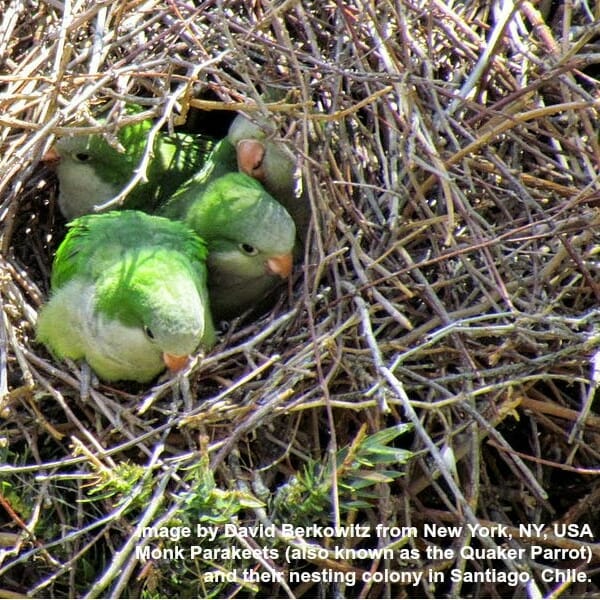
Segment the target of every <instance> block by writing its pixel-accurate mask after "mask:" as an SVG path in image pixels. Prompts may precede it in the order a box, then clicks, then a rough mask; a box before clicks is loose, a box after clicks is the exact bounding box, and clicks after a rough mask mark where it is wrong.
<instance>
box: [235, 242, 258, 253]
mask: <svg viewBox="0 0 600 600" xmlns="http://www.w3.org/2000/svg"><path fill="white" fill-rule="evenodd" d="M239 249H240V250H241V251H242V252H243V253H244V254H246V255H247V256H256V255H257V254H258V250H257V249H256V248H255V247H254V246H251V245H250V244H245V243H242V244H240V245H239Z"/></svg>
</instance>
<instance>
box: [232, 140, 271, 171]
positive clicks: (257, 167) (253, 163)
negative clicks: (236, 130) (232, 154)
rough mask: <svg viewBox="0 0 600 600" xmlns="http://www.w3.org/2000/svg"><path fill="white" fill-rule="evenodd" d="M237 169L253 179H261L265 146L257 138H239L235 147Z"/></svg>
mask: <svg viewBox="0 0 600 600" xmlns="http://www.w3.org/2000/svg"><path fill="white" fill-rule="evenodd" d="M236 152H237V163H238V169H239V170H240V171H241V172H242V173H246V175H249V176H250V177H254V179H258V180H259V181H263V180H264V178H265V169H264V164H263V160H264V158H265V146H264V144H263V143H262V142H259V141H258V140H240V141H239V142H238V144H237V147H236Z"/></svg>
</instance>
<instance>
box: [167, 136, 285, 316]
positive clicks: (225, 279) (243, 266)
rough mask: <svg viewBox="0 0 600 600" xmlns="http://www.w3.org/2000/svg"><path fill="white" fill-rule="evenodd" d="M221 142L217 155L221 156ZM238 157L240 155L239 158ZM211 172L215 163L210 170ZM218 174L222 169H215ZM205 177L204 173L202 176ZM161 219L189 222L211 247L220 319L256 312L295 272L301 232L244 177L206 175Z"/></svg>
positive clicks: (211, 281)
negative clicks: (266, 296)
mask: <svg viewBox="0 0 600 600" xmlns="http://www.w3.org/2000/svg"><path fill="white" fill-rule="evenodd" d="M221 144H227V141H226V140H224V141H223V142H219V144H218V145H217V147H216V148H215V150H216V151H217V152H218V151H219V146H220V145H221ZM234 156H235V154H234ZM211 168H213V167H211V157H209V158H208V159H207V164H206V165H205V169H206V170H210V169H211ZM214 169H215V170H214V171H213V173H218V172H220V171H219V167H214ZM203 171H204V170H203ZM162 214H163V215H165V216H167V217H170V218H175V219H181V220H183V221H185V222H186V223H187V224H188V225H189V226H190V227H191V228H192V229H193V230H194V231H195V232H196V233H197V234H198V235H200V236H201V237H202V238H203V239H204V240H206V244H207V246H208V251H209V252H208V260H207V265H208V289H209V294H210V302H211V308H212V310H213V315H214V316H215V317H216V318H217V319H227V318H231V317H233V316H236V315H239V314H240V313H242V312H243V311H245V310H248V309H250V308H256V307H257V305H258V303H259V302H260V301H261V300H262V299H263V297H264V296H265V295H266V294H267V293H268V292H269V291H271V290H272V289H274V288H275V287H277V285H278V284H279V283H280V282H281V281H282V279H284V278H287V277H288V276H289V275H290V273H291V270H292V262H293V257H292V252H293V248H294V242H295V235H296V228H295V225H294V222H293V220H292V218H291V217H290V215H289V214H288V212H287V211H286V210H285V209H284V208H283V206H281V204H279V202H277V201H276V200H275V199H274V198H273V197H272V196H271V195H270V194H268V193H267V192H266V191H265V189H264V188H263V187H262V185H261V184H260V183H259V182H257V181H256V180H254V179H252V178H251V177H249V176H248V175H245V174H244V173H238V172H233V173H231V172H230V173H226V174H225V175H221V176H220V177H216V178H214V179H212V178H211V177H210V176H207V173H206V172H201V173H199V174H198V176H196V177H194V178H193V179H191V180H190V181H188V182H187V183H185V184H184V185H183V186H182V187H181V188H180V189H179V190H178V191H177V192H176V193H175V194H174V195H173V196H172V198H171V199H170V201H169V202H168V204H167V205H166V206H165V207H164V209H163V210H162Z"/></svg>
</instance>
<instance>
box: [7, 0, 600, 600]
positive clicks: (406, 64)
mask: <svg viewBox="0 0 600 600" xmlns="http://www.w3.org/2000/svg"><path fill="white" fill-rule="evenodd" d="M1 5H2V11H1V17H0V18H1V20H2V27H1V29H0V31H1V32H2V33H1V35H0V60H1V65H2V72H1V80H0V81H1V85H2V92H1V95H0V99H1V105H2V114H1V115H0V122H1V123H2V126H3V127H2V129H1V130H0V135H1V136H2V138H1V140H2V141H1V143H2V153H1V157H0V189H1V193H0V201H1V206H2V210H1V232H2V238H1V244H2V246H1V250H0V251H1V255H0V261H1V265H0V266H1V272H2V284H1V286H0V293H1V302H2V314H1V318H0V408H1V411H2V424H1V426H0V442H1V443H0V455H1V461H0V462H1V464H0V504H1V508H0V511H1V513H0V514H2V515H3V517H4V519H2V521H3V524H2V525H0V582H1V583H0V588H1V589H0V596H2V597H15V596H20V595H31V596H34V597H36V596H37V597H56V598H60V597H81V596H89V597H97V596H103V595H106V596H111V597H120V596H123V597H140V596H144V597H166V596H171V597H189V596H211V597H213V596H219V595H220V596H222V597H232V596H239V597H250V596H259V597H265V596H267V597H293V598H301V597H361V598H367V597H373V598H380V597H386V598H398V597H429V598H435V597H461V596H470V597H530V598H533V597H542V596H550V595H551V594H554V595H553V596H552V597H558V596H563V597H578V596H581V595H584V594H594V593H596V594H597V593H599V592H600V579H599V577H598V575H597V573H598V568H599V566H600V545H599V543H598V542H599V538H598V532H600V513H599V512H598V506H600V483H599V482H600V479H599V478H598V475H599V474H600V469H599V468H598V462H599V460H600V451H599V450H598V448H599V447H600V444H599V442H600V416H599V415H597V414H595V409H596V407H595V404H594V400H595V391H596V387H597V385H598V381H599V380H600V355H599V354H598V351H597V346H598V342H599V341H600V331H599V329H598V325H599V323H600V314H599V312H598V308H597V306H598V302H599V301H600V265H599V263H598V252H599V250H600V245H599V242H600V233H599V231H600V210H599V208H598V198H599V191H600V184H599V182H598V177H597V170H598V164H599V161H600V145H599V143H598V133H597V132H598V91H599V90H598V82H597V80H596V76H597V74H598V71H597V66H596V65H597V63H598V61H599V59H598V56H599V48H598V39H599V38H598V19H599V14H598V6H597V5H596V4H595V3H593V2H589V1H588V0H583V1H582V2H578V3H573V4H571V3H543V6H542V5H540V6H537V4H536V3H532V2H519V3H516V4H515V6H513V5H512V3H510V2H498V3H489V2H482V1H480V0H470V1H466V2H461V3H450V4H443V3H441V2H420V1H418V0H414V1H413V0H398V1H397V2H391V1H384V2H366V1H364V0H351V1H349V2H324V3H323V2H317V1H316V0H306V1H303V2H298V1H294V0H292V1H282V2H278V3H271V2H268V1H266V0H265V1H264V2H239V1H235V0H232V1H227V0H226V1H224V2H212V1H207V2H198V3H186V2H180V1H178V0H170V1H168V2H166V1H159V0H147V1H144V0H134V1H131V2H91V1H87V0H82V1H81V2H68V1H67V2H64V3H63V2H55V1H46V2H29V1H27V0H11V1H9V0H3V1H2V2H1ZM130 102H137V103H138V104H141V105H142V106H144V108H145V109H147V110H148V111H149V114H152V115H153V116H154V117H155V119H156V120H157V121H158V120H161V122H162V126H163V128H164V129H173V128H178V129H183V130H187V131H192V132H205V133H209V134H211V135H216V136H219V135H220V136H222V135H224V134H225V132H226V129H227V124H228V122H229V121H230V120H231V118H232V117H233V116H234V115H235V113H236V111H241V112H244V113H246V114H247V115H249V116H251V117H252V116H260V117H266V118H267V120H268V123H269V124H270V126H271V127H272V131H271V135H272V136H274V137H276V138H277V139H280V140H282V141H284V142H285V143H286V144H287V145H288V146H289V148H290V149H291V150H292V151H293V152H294V154H295V155H296V156H297V158H298V166H299V168H300V170H301V173H302V178H303V186H304V190H305V193H306V196H307V198H308V199H309V201H310V205H311V208H312V222H311V225H310V229H309V232H308V237H307V243H306V246H305V250H304V254H303V256H302V259H301V260H300V261H299V264H298V265H297V268H296V271H295V275H294V277H293V278H292V280H291V281H290V284H289V285H288V287H287V288H286V289H283V290H282V293H281V295H280V297H278V299H277V301H276V303H275V305H274V306H273V307H272V308H270V309H269V311H268V312H266V313H263V314H260V315H247V316H246V317H244V318H240V319H237V320H235V321H232V322H231V323H228V324H226V326H225V325H223V326H222V328H221V331H220V336H219V343H218V345H217V346H216V348H215V349H214V350H213V351H211V352H210V353H209V354H208V355H207V356H204V357H199V358H198V360H197V361H196V362H195V364H194V365H193V366H192V367H191V368H190V369H189V371H188V372H187V373H186V374H185V375H184V376H181V377H179V378H176V379H168V378H167V379H163V380H159V381H158V382H156V383H155V384H154V385H152V386H132V385H128V384H124V385H120V384H114V385H105V384H102V383H98V382H95V381H93V380H92V385H91V386H90V387H87V388H85V386H84V385H83V383H82V382H84V381H85V377H83V376H82V373H81V365H78V364H74V363H71V362H61V361H58V360H56V359H54V358H53V357H52V356H51V355H49V353H48V352H47V350H46V349H45V348H44V347H43V346H42V345H40V344H39V343H37V342H36V340H35V321H36V313H37V310H38V309H39V307H40V305H41V303H42V302H43V301H44V299H45V298H47V296H48V289H49V274H50V269H51V261H52V255H53V252H54V250H55V249H56V246H57V244H58V243H59V242H60V240H61V239H62V236H63V235H64V231H65V229H64V221H63V220H62V217H61V216H60V214H59V212H58V210H57V207H56V202H55V198H56V181H55V180H54V178H53V174H52V173H50V172H49V171H48V170H47V169H46V168H45V167H43V166H42V164H41V162H40V159H41V157H42V155H43V153H44V151H45V150H46V149H47V148H48V147H49V145H50V144H51V142H52V139H53V137H54V136H61V135H65V134H69V133H77V132H78V131H80V129H79V127H81V126H82V124H83V125H85V126H86V127H92V128H94V130H96V131H99V132H103V133H106V134H107V135H108V136H109V138H110V136H114V132H115V131H116V128H117V127H118V124H119V122H120V119H122V118H123V115H124V113H123V111H122V108H123V106H124V105H125V104H126V103H130ZM106 105H108V106H111V107H113V111H112V113H111V118H109V119H108V121H107V122H102V123H99V122H98V121H97V120H96V119H95V117H96V116H97V115H98V112H99V109H100V107H105V106H106ZM226 525H235V526H236V528H234V529H232V530H231V531H229V532H227V528H226ZM290 525H292V526H294V527H297V528H298V529H294V530H293V531H292V532H291V533H290V531H289V526H290ZM311 526H314V529H310V527H311ZM148 527H149V528H150V529H144V528H148ZM185 527H189V528H190V531H189V532H188V531H187V530H185V529H184V528H185ZM199 527H206V528H207V529H205V530H203V529H199ZM243 527H246V528H247V529H243ZM286 527H287V528H286ZM318 527H330V528H331V527H337V528H338V529H318ZM340 527H346V528H347V529H339V528H340ZM361 527H362V528H363V529H360V528H361ZM211 528H212V529H211ZM212 533H215V535H214V536H213V535H212ZM227 533H229V534H230V535H226V534H227ZM362 533H366V534H367V535H361V534H362ZM186 534H188V535H186ZM192 548H200V549H201V550H202V552H204V551H206V553H200V554H195V555H193V556H192V554H193V553H192ZM259 550H262V552H259ZM267 550H268V552H267ZM510 550H513V551H514V552H512V554H511V552H510ZM212 551H214V552H213V554H211V553H210V552H212ZM228 551H229V554H228V553H227V552H228ZM243 551H245V552H243ZM521 551H522V552H521ZM294 552H295V554H294ZM390 552H391V554H390ZM211 557H212V558H211ZM557 573H558V574H559V575H560V574H561V573H564V574H567V575H568V577H566V576H565V577H566V578H565V579H563V580H561V579H560V577H558V576H557ZM419 574H420V577H419ZM293 575H294V577H295V578H294V577H293ZM253 577H254V579H253ZM302 577H304V579H302Z"/></svg>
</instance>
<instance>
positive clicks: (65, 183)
mask: <svg viewBox="0 0 600 600" xmlns="http://www.w3.org/2000/svg"><path fill="white" fill-rule="evenodd" d="M138 111H139V109H138V108H136V107H130V108H129V112H138ZM152 126H153V122H152V119H145V120H143V121H138V122H137V123H131V124H128V125H125V126H124V127H122V128H121V129H120V130H119V131H118V134H117V137H118V141H119V144H120V146H121V147H122V148H121V149H122V151H120V150H119V149H118V148H116V147H115V146H113V145H111V144H109V143H108V141H107V140H106V139H105V138H104V137H103V136H102V135H99V134H90V135H81V136H73V137H64V138H61V139H59V140H58V141H57V142H56V144H55V145H54V146H53V147H52V148H51V149H50V150H49V151H48V152H47V153H46V155H45V156H44V160H45V162H46V163H47V164H48V165H50V166H51V167H52V166H53V167H54V168H55V169H56V172H57V175H58V179H59V190H58V205H59V208H60V210H61V212H62V214H63V215H64V217H65V218H66V219H67V220H71V219H74V218H75V217H79V216H81V215H84V214H89V213H93V212H95V207H97V206H100V205H102V204H104V203H106V202H108V201H109V200H111V199H112V198H114V197H115V196H117V195H118V194H119V193H120V192H121V191H122V190H123V189H124V188H125V186H126V185H127V184H128V183H129V182H130V181H131V179H132V178H133V176H134V173H135V171H136V169H137V168H138V167H139V166H140V164H141V162H142V158H143V156H144V152H145V150H146V144H147V141H148V134H149V132H150V130H151V128H152ZM212 145H213V141H212V140H210V139H208V138H206V137H202V136H194V135H191V134H185V133H175V134H173V135H168V134H165V133H162V132H158V133H157V134H156V136H155V138H154V145H153V148H152V154H151V156H150V160H149V161H148V165H147V169H146V179H142V180H140V181H139V182H138V183H137V184H136V185H135V186H134V187H133V189H132V190H131V191H130V192H129V193H128V195H127V197H126V199H125V202H124V204H123V207H124V208H135V209H140V210H144V211H145V212H149V213H152V212H153V211H154V210H155V208H156V207H157V206H158V205H159V204H160V203H161V202H163V201H164V199H165V198H168V197H169V196H170V195H171V194H172V193H173V192H175V190H176V189H177V188H178V187H179V186H180V185H181V184H182V183H183V182H184V181H186V180H187V179H188V178H190V177H191V176H192V175H194V174H195V173H196V172H198V170H199V169H200V168H201V166H202V164H203V163H204V160H205V158H206V156H207V154H208V152H209V150H210V148H211V147H212ZM114 208H116V207H115V206H113V207H111V209H114Z"/></svg>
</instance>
